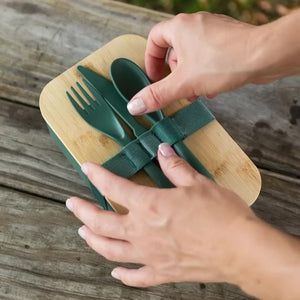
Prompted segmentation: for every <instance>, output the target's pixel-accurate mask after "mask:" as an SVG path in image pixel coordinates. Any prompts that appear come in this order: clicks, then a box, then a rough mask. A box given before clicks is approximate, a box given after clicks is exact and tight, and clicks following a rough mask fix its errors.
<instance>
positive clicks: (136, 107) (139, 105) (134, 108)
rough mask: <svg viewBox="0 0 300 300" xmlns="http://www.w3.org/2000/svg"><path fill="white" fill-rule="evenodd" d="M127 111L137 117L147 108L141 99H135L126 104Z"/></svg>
mask: <svg viewBox="0 0 300 300" xmlns="http://www.w3.org/2000/svg"><path fill="white" fill-rule="evenodd" d="M127 109H128V111H129V112H130V113H131V114H132V115H138V114H142V113H144V112H145V111H146V110H147V107H146V105H145V103H144V101H143V100H142V98H135V99H133V100H131V101H130V102H129V103H128V104H127Z"/></svg>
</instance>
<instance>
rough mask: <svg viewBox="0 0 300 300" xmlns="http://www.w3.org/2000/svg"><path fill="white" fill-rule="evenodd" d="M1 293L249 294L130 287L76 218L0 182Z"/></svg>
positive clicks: (215, 288)
mask: <svg viewBox="0 0 300 300" xmlns="http://www.w3.org/2000/svg"><path fill="white" fill-rule="evenodd" d="M0 220H1V222H0V281H1V285H0V298H1V299H14V300H17V299H22V300H25V299H28V300H32V299H45V300H46V299H51V300H52V299H128V300H130V299H134V300H136V299H143V300H145V299H149V300H150V299H151V300H158V299H170V300H171V299H172V300H174V299H187V300H188V299H189V300H190V299H220V300H221V299H237V298H238V299H245V300H246V299H252V298H251V297H248V296H246V295H245V294H244V293H243V292H242V291H241V290H239V289H238V288H237V287H235V286H232V285H228V284H200V283H180V284H166V285H161V286H158V287H154V288H148V289H137V288H130V287H126V286H124V285H122V284H121V283H120V282H117V281H116V280H114V279H113V278H112V277H111V276H110V272H111V270H112V268H113V267H114V266H116V263H113V262H109V261H107V260H105V259H104V258H103V257H101V256H99V255H98V254H96V253H95V252H93V251H92V250H91V249H89V248H88V247H87V246H86V244H85V243H84V241H82V240H81V239H80V238H79V236H78V235H77V229H78V227H79V226H80V224H79V222H78V221H77V220H76V219H75V218H74V217H73V216H72V214H71V213H70V212H68V211H67V209H66V208H65V207H64V206H63V205H62V204H59V203H55V202H53V201H47V200H45V199H43V198H39V197H36V196H32V195H28V194H24V193H21V192H17V191H12V190H10V189H7V188H3V187H0Z"/></svg>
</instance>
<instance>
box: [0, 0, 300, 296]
mask: <svg viewBox="0 0 300 300" xmlns="http://www.w3.org/2000/svg"><path fill="white" fill-rule="evenodd" d="M168 17H169V15H166V14H163V13H159V12H155V11H151V10H145V9H142V8H138V7H134V6H129V5H125V4H121V3H118V2H114V1H105V0H97V1H95V0H73V1H67V0H61V1H51V0H42V1H30V0H28V1H18V0H15V1H11V0H3V1H1V2H0V299H28V300H29V299H30V300H32V299H134V300H136V299H155V300H156V299H253V298H252V297H250V296H247V295H246V294H245V293H243V292H242V291H241V290H240V289H239V288H238V287H236V286H233V285H230V284H213V283H212V284H211V283H209V284H206V283H205V284H204V283H176V284H165V285H161V286H158V287H152V288H147V289H137V288H131V287H127V286H124V285H123V284H122V283H120V282H118V281H116V280H114V279H113V278H112V277H111V276H110V271H111V270H112V269H113V267H114V266H116V265H118V264H117V263H113V262H109V261H107V260H105V259H104V258H103V257H101V256H100V255H98V254H96V253H94V252H93V251H92V250H90V249H89V248H88V247H87V246H86V244H85V242H84V241H82V240H81V239H80V238H79V237H78V235H77V229H78V227H79V226H80V223H79V222H78V221H77V220H76V219H75V218H74V217H73V215H72V214H71V213H70V212H68V211H67V209H66V208H65V206H64V203H65V200H66V199H67V198H68V197H70V196H71V195H79V196H81V197H83V198H87V199H91V201H93V200H92V195H91V193H90V192H89V190H88V188H87V187H86V186H85V185H84V183H83V182H82V181H81V179H80V178H79V176H78V175H77V173H76V172H75V170H73V168H72V167H71V165H70V163H69V162H68V161H67V160H66V158H65V157H64V156H63V154H62V153H61V152H60V151H59V150H58V148H57V147H56V145H55V144H54V143H53V141H52V140H51V138H50V136H49V134H48V131H47V128H46V124H45V123H44V121H43V119H42V117H41V115H40V111H39V108H38V98H39V94H40V92H41V90H42V88H43V87H44V86H45V84H46V83H47V82H49V81H50V80H51V79H52V78H54V77H55V76H57V75H58V74H60V73H62V72H63V71H64V70H66V69H68V68H69V67H70V66H71V65H73V64H74V63H76V62H77V61H79V60H80V59H82V58H83V57H85V56H87V55H88V54H90V53H91V52H93V51H95V50H96V49H98V48H100V47H101V46H102V45H104V44H106V43H107V42H109V41H110V40H112V39H113V38H115V37H117V36H119V35H121V34H125V33H135V34H139V35H142V36H147V33H148V32H149V30H150V29H151V27H152V26H153V25H154V24H155V23H157V22H159V21H161V20H163V19H165V18H168ZM209 107H210V109H211V110H212V111H213V113H214V114H215V115H216V117H217V119H218V120H219V122H220V123H221V124H222V125H223V126H224V127H225V129H226V130H227V131H228V132H229V133H230V134H231V135H232V137H233V138H234V139H235V140H236V141H237V142H238V144H239V145H240V146H241V147H242V149H243V150H244V151H245V152H246V153H247V154H248V155H249V156H250V157H251V159H252V160H253V161H254V162H255V163H256V165H257V166H258V167H259V169H260V172H261V175H262V182H263V185H262V192H261V195H260V197H259V198H258V200H257V201H256V203H255V204H254V205H253V209H254V211H255V212H256V214H258V215H259V216H260V217H261V218H262V219H264V220H265V221H267V222H269V223H270V224H272V225H274V226H275V227H277V228H279V229H281V230H283V231H285V232H288V233H290V234H293V235H296V236H300V217H299V216H300V201H299V200H300V179H299V177H300V138H299V132H300V131H299V129H300V119H299V109H300V77H299V76H298V77H291V78H286V79H284V80H280V81H278V82H275V83H273V84H270V85H266V86H254V85H253V86H252V85H251V86H246V87H244V88H242V89H239V90H237V91H234V92H231V93H226V94H223V95H219V96H218V97H217V98H216V99H215V100H213V101H211V102H209Z"/></svg>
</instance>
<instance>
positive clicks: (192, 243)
mask: <svg viewBox="0 0 300 300" xmlns="http://www.w3.org/2000/svg"><path fill="white" fill-rule="evenodd" d="M158 159H159V163H160V166H161V168H162V170H163V172H164V173H165V174H166V176H167V177H168V178H169V179H170V180H171V181H172V183H173V184H174V185H175V186H176V187H175V188H172V189H159V188H153V187H146V186H142V185H138V184H136V183H134V182H132V181H129V180H127V179H124V178H121V177H118V176H116V175H114V174H113V173H111V172H109V171H108V170H106V169H104V168H103V167H101V166H98V165H96V164H93V163H87V164H84V165H83V167H82V169H83V171H84V172H85V173H86V174H87V175H88V177H89V179H90V180H91V182H92V183H93V184H94V185H95V186H96V187H97V188H98V189H99V190H100V191H101V193H102V194H103V195H105V196H106V197H108V198H109V199H112V200H113V201H115V202H117V203H119V204H120V205H123V206H125V207H126V208H128V210H129V213H128V214H125V215H121V214H118V213H116V212H110V211H104V210H102V209H100V208H98V207H96V206H95V205H93V204H91V203H89V202H87V201H85V200H82V199H79V198H75V197H73V198H70V199H68V201H67V207H68V208H69V209H70V210H71V211H73V213H74V214H75V216H76V217H77V218H78V219H80V220H81V221H82V222H83V223H84V224H85V225H84V226H83V227H81V228H80V229H79V234H80V236H81V237H82V238H84V239H85V240H86V242H87V243H88V245H89V246H90V247H91V248H92V249H94V250H95V251H96V252H98V253H99V254H101V255H103V256H104V257H105V258H107V259H109V260H112V261H118V262H131V263H139V264H142V265H143V266H142V267H141V268H139V269H127V268H123V267H117V268H116V269H114V270H113V272H112V275H113V276H114V277H115V278H117V279H120V280H122V282H123V283H125V284H127V285H131V286H139V287H144V286H151V285H157V284H161V283H166V282H179V281H201V282H205V281H214V282H221V281H228V282H234V281H235V276H236V275H235V272H236V273H237V274H238V276H239V277H240V274H239V273H238V258H240V257H241V255H238V251H239V250H238V249H239V245H241V244H242V243H243V238H244V236H245V235H244V232H243V228H244V225H245V224H246V225H247V226H246V228H247V229H248V228H249V224H253V223H256V222H253V221H256V220H257V218H256V216H255V215H254V213H253V212H252V211H251V210H250V209H249V207H248V206H247V205H246V203H245V202H244V201H243V200H242V199H240V198H239V197H238V196H237V195H236V194H234V193H233V192H231V191H229V190H227V189H225V188H222V187H220V186H218V185H217V184H215V183H214V182H212V181H211V180H209V179H207V178H205V177H203V176H202V175H200V174H199V173H197V172H196V171H195V170H194V169H193V168H192V167H191V166H190V165H188V164H187V163H186V162H185V161H184V160H183V159H181V158H180V157H178V156H177V155H176V154H175V152H174V150H173V149H172V148H171V147H170V146H169V145H167V144H162V145H161V146H160V150H159V151H158ZM249 221H250V222H249ZM251 226H252V225H251ZM241 260H243V258H241Z"/></svg>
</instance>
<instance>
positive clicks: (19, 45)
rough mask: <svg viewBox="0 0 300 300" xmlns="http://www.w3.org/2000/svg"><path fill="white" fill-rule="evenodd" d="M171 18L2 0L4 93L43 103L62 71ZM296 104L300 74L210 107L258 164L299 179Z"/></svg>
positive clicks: (97, 5)
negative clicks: (113, 42) (45, 90)
mask: <svg viewBox="0 0 300 300" xmlns="http://www.w3.org/2000/svg"><path fill="white" fill-rule="evenodd" d="M168 17H170V16H169V15H166V14H163V13H160V12H155V11H151V10H146V9H142V8H138V7H134V6H128V5H124V4H122V3H118V2H115V1H104V0H97V1H94V0H74V1H66V0H62V1H50V0H43V1H33V0H28V1H26V2H24V1H22V0H15V1H11V0H3V1H1V3H0V20H1V21H0V22H1V26H0V41H1V42H0V76H1V81H0V97H2V98H6V99H10V100H12V101H19V102H22V103H26V104H30V105H34V106H38V98H39V94H40V92H41V90H42V88H43V87H44V86H45V85H46V83H47V82H49V81H50V80H51V79H53V78H54V77H56V76H57V75H58V74H60V73H62V72H63V71H65V70H66V69H68V68H69V67H71V66H72V65H74V64H75V63H76V62H77V61H79V60H81V59H82V58H84V57H85V56H87V55H88V54H90V53H92V52H93V51H95V50H97V49H98V48H99V47H101V46H103V45H104V44H106V43H108V42H109V41H110V40H112V39H113V38H115V37H117V36H119V35H121V34H126V33H135V34H139V35H142V36H147V33H148V32H149V30H150V29H151V27H152V26H153V25H154V24H155V23H157V22H159V21H161V20H163V19H166V18H168ZM299 103H300V77H299V76H298V77H292V78H287V79H284V80H280V81H278V82H276V83H273V84H269V85H266V86H254V85H250V86H247V87H244V88H241V89H239V90H237V91H234V92H231V93H226V94H222V95H219V96H218V97H217V98H216V99H214V101H209V106H210V109H211V110H212V111H213V112H214V114H215V115H216V117H217V119H218V120H219V122H220V123H221V124H222V126H224V128H225V129H226V130H227V131H228V132H229V134H230V135H231V136H232V137H233V138H234V140H235V141H236V142H237V143H238V144H239V145H240V146H241V147H242V149H243V150H244V151H245V152H246V153H247V154H248V155H249V156H250V158H251V159H252V160H253V161H254V162H255V163H256V164H257V165H258V166H260V167H262V168H266V169H269V170H273V171H280V172H282V173H284V174H287V175H291V176H295V177H297V176H298V177H299V176H300V139H299V138H297V139H296V137H297V135H298V132H299V130H300V121H299V116H298V119H297V118H296V115H295V113H294V112H295V111H296V109H297V107H298V110H299ZM297 120H298V121H297Z"/></svg>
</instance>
